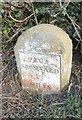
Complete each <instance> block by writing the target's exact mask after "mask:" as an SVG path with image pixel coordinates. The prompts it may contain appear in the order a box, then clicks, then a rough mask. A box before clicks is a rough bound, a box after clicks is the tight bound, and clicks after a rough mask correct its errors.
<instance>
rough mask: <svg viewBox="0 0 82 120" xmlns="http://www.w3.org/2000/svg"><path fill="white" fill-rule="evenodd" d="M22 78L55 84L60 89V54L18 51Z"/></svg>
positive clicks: (41, 83)
mask: <svg viewBox="0 0 82 120" xmlns="http://www.w3.org/2000/svg"><path fill="white" fill-rule="evenodd" d="M19 58H20V67H21V75H22V80H28V79H29V75H30V76H31V81H32V82H34V83H35V84H36V83H38V84H39V86H41V87H43V84H45V83H46V84H47V85H49V86H52V85H54V86H57V87H58V88H59V89H60V74H61V68H60V63H61V56H60V55H55V54H40V53H32V52H24V51H19Z"/></svg>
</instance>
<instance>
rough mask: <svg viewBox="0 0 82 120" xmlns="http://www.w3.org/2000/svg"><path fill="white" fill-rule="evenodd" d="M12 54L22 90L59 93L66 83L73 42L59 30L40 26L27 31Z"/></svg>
mask: <svg viewBox="0 0 82 120" xmlns="http://www.w3.org/2000/svg"><path fill="white" fill-rule="evenodd" d="M14 53H15V57H16V63H17V68H18V71H19V73H20V76H21V83H22V87H23V88H27V89H32V90H33V91H36V90H37V91H41V92H42V93H51V92H56V93H58V92H60V91H61V90H62V89H63V88H64V87H65V86H66V85H67V84H68V83H69V78H70V73H71V65H72V41H71V39H70V38H69V36H68V34H67V33H66V32H64V31H63V30H62V29H61V28H59V27H57V26H54V25H50V24H40V25H37V26H34V27H32V28H30V29H28V30H26V31H25V32H23V34H22V35H21V36H20V37H19V38H18V41H17V43H16V45H15V48H14Z"/></svg>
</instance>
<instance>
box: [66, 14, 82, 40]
mask: <svg viewBox="0 0 82 120" xmlns="http://www.w3.org/2000/svg"><path fill="white" fill-rule="evenodd" d="M66 15H67V17H68V18H69V20H70V21H71V23H72V25H73V27H74V29H75V31H76V33H77V35H78V37H79V39H80V41H82V40H81V36H80V35H79V32H78V30H77V28H76V26H75V22H74V20H72V19H71V17H70V16H69V14H68V13H67V12H66Z"/></svg>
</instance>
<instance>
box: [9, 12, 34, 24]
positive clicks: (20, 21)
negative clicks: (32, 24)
mask: <svg viewBox="0 0 82 120" xmlns="http://www.w3.org/2000/svg"><path fill="white" fill-rule="evenodd" d="M33 15H34V13H32V14H31V15H30V16H28V17H26V18H25V19H24V20H17V19H15V18H13V17H12V15H11V11H10V12H9V16H10V18H11V19H12V20H14V21H15V22H18V23H22V22H25V21H26V20H29V19H30V18H31V17H32V16H33Z"/></svg>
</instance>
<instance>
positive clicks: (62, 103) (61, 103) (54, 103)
mask: <svg viewBox="0 0 82 120" xmlns="http://www.w3.org/2000/svg"><path fill="white" fill-rule="evenodd" d="M64 104H65V103H53V104H52V105H64Z"/></svg>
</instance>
